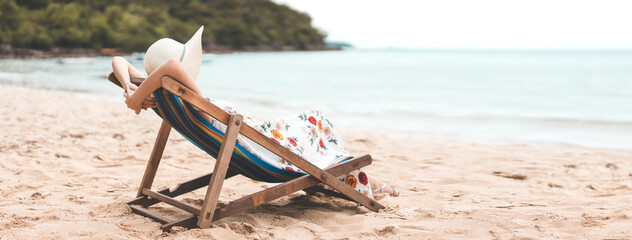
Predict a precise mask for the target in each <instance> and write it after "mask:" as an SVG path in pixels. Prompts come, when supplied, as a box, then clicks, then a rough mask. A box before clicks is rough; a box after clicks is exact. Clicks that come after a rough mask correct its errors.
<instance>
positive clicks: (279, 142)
mask: <svg viewBox="0 0 632 240" xmlns="http://www.w3.org/2000/svg"><path fill="white" fill-rule="evenodd" d="M270 139H272V140H274V142H275V143H277V144H281V143H280V142H279V141H277V140H276V139H274V138H270Z"/></svg>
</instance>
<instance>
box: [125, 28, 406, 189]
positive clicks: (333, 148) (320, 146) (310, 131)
mask: <svg viewBox="0 0 632 240" xmlns="http://www.w3.org/2000/svg"><path fill="white" fill-rule="evenodd" d="M203 29H204V27H200V29H199V30H198V31H197V32H196V33H195V34H194V35H193V37H192V38H191V39H190V40H189V41H188V42H187V43H185V44H181V43H178V42H177V41H175V40H172V39H168V38H163V39H160V40H158V41H156V42H155V43H154V44H152V45H151V46H150V47H149V48H148V49H147V52H146V54H145V71H146V72H147V73H148V74H149V75H148V76H147V78H146V79H145V80H144V81H143V83H142V84H141V85H140V86H139V87H136V85H134V84H132V83H131V81H130V78H131V77H138V78H143V77H144V76H143V74H142V73H141V72H140V71H138V70H137V69H136V68H134V67H133V66H132V65H131V64H130V63H129V62H128V61H127V60H125V59H124V58H122V57H114V58H113V60H112V69H113V71H114V74H115V75H116V77H117V79H119V81H120V83H121V85H122V86H123V89H124V90H125V93H124V94H123V96H125V98H126V100H125V103H126V104H127V107H129V108H130V109H132V110H134V112H136V114H138V113H140V111H141V110H142V109H147V108H154V107H156V100H155V99H154V98H152V97H151V95H152V92H153V91H155V90H156V89H158V88H159V87H160V84H161V83H160V79H161V78H162V77H164V76H167V75H168V76H171V77H173V78H175V79H178V81H179V82H180V83H182V84H184V85H185V86H187V87H189V88H190V89H191V90H193V91H194V92H195V93H197V94H199V95H202V91H201V90H200V89H199V87H198V86H197V84H196V83H195V79H196V78H197V75H198V72H199V68H200V64H201V61H202V42H201V36H202V31H203ZM207 99H208V98H207ZM208 100H209V101H211V102H213V103H214V104H215V105H217V106H219V107H220V108H222V109H224V110H225V111H226V112H228V113H237V110H236V107H235V106H234V105H233V104H231V103H228V102H222V101H214V100H210V99H208ZM199 113H200V115H202V116H203V117H204V118H205V119H206V120H207V121H208V122H209V123H211V124H212V125H213V126H214V127H216V128H218V129H220V130H221V131H226V126H225V125H224V124H223V123H221V122H219V121H216V120H215V119H213V118H212V117H211V116H209V115H207V114H206V113H204V112H202V111H199ZM244 123H246V124H248V125H250V126H251V127H253V128H255V129H256V130H258V131H259V132H261V133H263V134H264V135H266V136H268V137H269V138H271V139H273V140H275V141H276V142H277V143H279V144H281V145H283V146H284V147H286V148H288V149H289V150H291V151H292V152H294V153H296V154H297V155H299V156H301V157H303V158H304V159H307V160H308V161H310V162H311V163H313V164H314V165H316V166H318V167H320V168H326V167H330V166H332V165H335V164H337V163H339V162H341V161H342V160H345V159H348V158H349V157H350V154H349V153H348V151H347V149H346V148H345V147H344V145H343V144H342V140H341V139H340V137H339V136H338V134H337V133H336V131H335V129H334V128H333V126H332V125H331V122H329V120H327V118H325V117H324V116H323V115H322V114H321V112H320V111H318V110H311V111H308V112H304V113H301V114H298V115H294V116H290V117H286V118H283V119H279V120H273V121H267V122H260V121H257V120H254V119H252V118H249V117H245V118H244ZM237 141H238V142H239V144H240V145H242V146H243V147H244V148H246V149H247V150H248V151H249V152H252V153H253V154H254V155H256V156H257V157H259V158H260V159H262V160H264V161H266V162H267V163H270V164H271V165H273V166H275V167H277V168H279V169H283V170H285V171H297V172H302V171H301V170H300V169H298V168H296V167H295V166H293V165H292V164H291V163H289V162H286V161H285V160H284V159H281V158H280V157H278V156H276V155H275V154H273V153H272V152H270V151H268V150H267V149H265V148H263V147H262V146H260V145H259V144H257V143H255V142H253V141H251V140H250V139H247V138H243V137H240V138H238V140H237ZM344 180H345V182H346V183H347V184H349V185H350V186H351V187H353V188H355V189H356V190H357V191H359V192H361V193H363V194H365V195H367V196H369V197H373V194H375V193H388V194H390V195H391V196H398V195H399V192H398V191H397V190H396V189H395V188H393V187H391V186H389V185H388V184H386V183H382V182H380V181H378V180H376V179H373V178H368V177H367V175H366V173H364V172H363V171H362V170H356V171H354V172H352V173H351V174H349V175H348V176H347V177H346V178H345V179H344Z"/></svg>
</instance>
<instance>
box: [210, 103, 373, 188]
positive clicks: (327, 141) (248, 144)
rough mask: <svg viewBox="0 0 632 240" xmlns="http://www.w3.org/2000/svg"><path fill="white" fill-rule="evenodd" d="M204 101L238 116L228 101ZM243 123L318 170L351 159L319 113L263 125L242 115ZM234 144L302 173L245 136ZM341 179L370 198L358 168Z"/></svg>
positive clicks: (221, 126) (222, 128)
mask: <svg viewBox="0 0 632 240" xmlns="http://www.w3.org/2000/svg"><path fill="white" fill-rule="evenodd" d="M207 100H209V101H210V102H211V103H213V104H215V105H217V106H218V107H220V108H222V109H223V110H224V111H226V112H228V113H238V111H237V108H236V107H235V105H234V104H232V103H230V102H226V101H219V100H212V99H208V98H207ZM244 123H246V124H248V125H249V126H251V127H253V128H254V129H256V130H257V131H259V132H261V133H263V134H264V135H265V136H267V137H269V138H271V139H272V140H274V141H276V142H277V143H279V144H280V145H281V146H283V147H285V148H287V149H289V150H290V151H292V152H294V153H295V154H296V155H298V156H300V157H302V158H303V159H306V160H307V161H309V162H311V163H312V164H314V165H316V166H317V167H319V168H321V169H325V168H328V167H331V166H334V165H337V164H338V163H340V162H341V161H343V160H345V159H348V158H349V157H351V155H350V154H349V152H348V151H347V148H346V147H345V146H344V144H343V143H342V139H341V138H340V136H339V135H338V133H337V132H336V130H335V129H334V127H333V125H332V124H331V122H330V121H329V120H328V119H327V118H325V117H324V116H323V114H322V113H321V112H320V111H319V110H311V111H307V112H303V113H300V114H296V115H292V116H288V117H285V118H281V119H277V120H271V121H265V122H261V121H257V120H255V119H252V118H250V117H247V116H244ZM211 124H212V125H213V126H214V127H216V128H217V129H219V130H220V131H222V132H226V125H225V124H223V123H221V122H220V121H217V120H215V119H212V120H211ZM237 141H238V143H239V144H240V145H241V146H243V147H244V148H245V149H246V150H248V151H249V152H251V153H253V154H254V155H255V156H257V157H259V158H260V159H261V160H263V161H266V162H268V163H270V164H272V165H274V166H276V167H278V168H280V169H285V170H289V171H297V172H303V171H302V170H301V169H299V168H297V167H296V166H294V165H293V164H292V163H290V162H287V161H285V160H284V159H282V158H280V157H279V156H277V155H276V154H274V153H272V152H270V151H269V150H268V149H265V148H264V147H262V146H261V145H259V144H257V143H255V142H254V141H252V140H250V139H248V138H246V137H243V136H239V137H238V138H237ZM341 180H343V181H344V182H345V183H346V184H347V185H349V186H351V187H353V188H354V189H356V190H357V191H358V192H360V193H362V194H364V195H366V196H368V197H370V198H373V194H372V191H371V185H370V184H369V181H368V176H367V174H366V173H365V172H364V171H363V170H362V169H360V170H356V171H353V172H351V173H350V174H348V175H347V176H344V177H343V178H341Z"/></svg>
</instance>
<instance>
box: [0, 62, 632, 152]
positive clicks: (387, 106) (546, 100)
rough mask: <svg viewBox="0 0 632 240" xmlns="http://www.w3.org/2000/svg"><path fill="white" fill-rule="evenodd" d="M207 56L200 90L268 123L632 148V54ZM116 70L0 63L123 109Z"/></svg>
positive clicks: (20, 81)
mask: <svg viewBox="0 0 632 240" xmlns="http://www.w3.org/2000/svg"><path fill="white" fill-rule="evenodd" d="M205 58H210V59H211V61H210V63H205V64H203V65H202V66H201V69H200V76H199V78H198V83H199V85H200V87H201V88H202V90H203V91H204V93H205V94H206V95H207V96H209V97H211V98H215V99H222V100H228V101H231V102H234V103H236V104H237V106H238V108H239V109H240V111H241V112H242V113H244V114H246V115H250V116H253V117H255V118H258V119H262V120H263V119H271V118H279V117H283V116H286V115H291V114H294V113H298V112H301V111H305V110H308V109H312V108H318V109H321V110H322V111H323V112H324V113H325V114H326V115H328V116H329V117H330V118H331V119H332V122H334V124H335V125H336V126H337V127H338V128H339V129H344V130H347V129H348V130H353V131H370V132H380V133H386V134H393V135H400V136H401V135H403V136H425V137H428V136H429V137H446V138H465V139H468V140H469V139H481V140H493V141H507V142H539V143H551V144H575V145H583V146H596V147H611V148H632V51H500V50H495V51H474V50H468V51H457V50H444V51H439V50H434V51H433V50H346V51H330V52H271V53H235V54H223V55H208V56H205ZM110 61H111V58H106V57H102V58H98V59H97V60H96V61H95V62H93V63H91V64H83V65H60V64H56V63H55V59H43V60H42V59H39V60H0V84H8V85H17V86H25V87H32V88H44V89H53V90H59V91H67V92H74V93H77V94H81V95H86V96H91V97H97V98H105V99H111V100H115V101H122V100H123V98H122V92H121V90H120V89H118V87H115V86H114V85H112V84H111V83H109V82H108V81H107V80H106V79H105V77H106V75H107V74H108V73H109V72H111V65H110ZM136 65H137V67H139V68H140V69H143V67H142V63H138V64H136ZM130 114H133V113H131V111H130Z"/></svg>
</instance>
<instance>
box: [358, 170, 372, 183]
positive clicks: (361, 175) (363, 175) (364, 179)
mask: <svg viewBox="0 0 632 240" xmlns="http://www.w3.org/2000/svg"><path fill="white" fill-rule="evenodd" d="M358 178H359V179H360V183H362V184H363V185H367V183H369V178H367V177H366V173H364V172H360V173H358Z"/></svg>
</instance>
